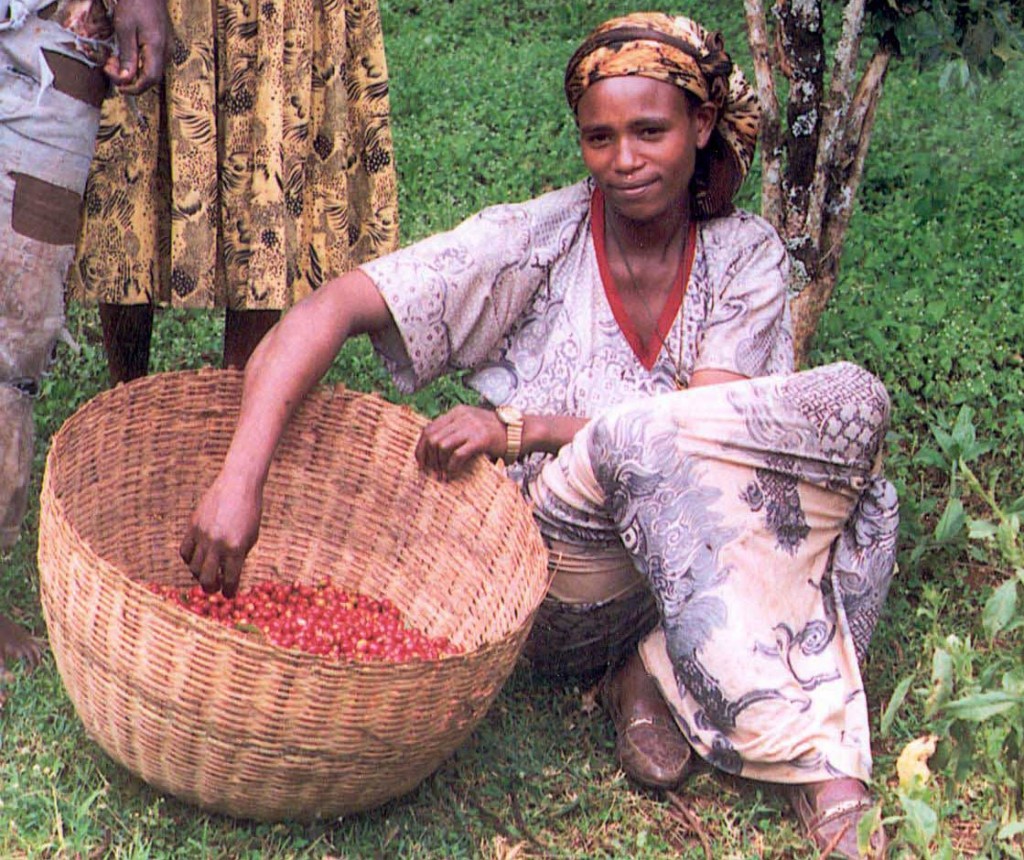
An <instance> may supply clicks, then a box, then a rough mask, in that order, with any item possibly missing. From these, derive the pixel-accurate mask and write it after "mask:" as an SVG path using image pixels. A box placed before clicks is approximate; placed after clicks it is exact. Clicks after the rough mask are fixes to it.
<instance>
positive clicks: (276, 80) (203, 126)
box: [70, 0, 398, 384]
mask: <svg viewBox="0 0 1024 860" xmlns="http://www.w3.org/2000/svg"><path fill="white" fill-rule="evenodd" d="M168 11H169V13H170V17H171V21H172V24H173V30H174V35H173V39H172V43H171V46H170V62H169V65H168V69H167V75H166V78H165V80H164V85H163V87H162V88H161V89H160V90H159V91H154V92H152V93H150V94H148V95H147V96H144V97H142V98H139V99H138V100H133V99H112V100H109V101H107V102H106V103H105V104H104V107H103V118H102V122H101V125H100V135H99V142H98V145H97V150H96V158H95V159H94V161H93V166H92V171H91V173H90V176H89V184H88V186H87V188H86V194H85V201H86V205H85V218H84V224H83V228H82V231H81V235H80V238H79V242H78V251H77V259H76V261H75V266H74V268H73V270H72V275H71V279H70V295H71V297H72V298H73V299H78V300H81V301H89V302H98V303H99V312H100V319H101V322H102V326H103V339H104V346H105V348H106V353H107V362H108V368H109V372H110V378H111V382H112V383H114V384H116V383H118V382H124V381H127V380H130V379H134V378H136V377H139V376H143V375H145V374H146V373H147V371H148V368H149V353H150V340H151V337H152V328H153V309H154V306H157V305H170V306H174V307H185V308H224V309H225V324H224V342H223V363H224V365H225V366H227V367H237V368H240V367H243V366H244V365H245V363H246V361H247V360H248V358H249V355H250V354H251V353H252V350H253V348H254V347H255V346H256V344H257V343H259V340H260V338H261V337H262V336H263V335H264V334H265V333H266V331H267V330H268V329H269V328H270V327H271V326H272V325H273V324H274V323H275V322H276V321H277V319H278V317H279V316H280V312H281V310H283V309H285V308H288V307H290V306H291V305H292V304H293V302H295V301H297V300H298V299H300V298H302V297H303V296H305V295H306V294H307V293H309V292H310V291H312V290H314V289H316V288H317V287H319V286H320V285H321V284H322V283H323V281H324V278H325V276H326V275H328V274H334V273H340V272H344V271H347V270H349V269H351V268H352V267H353V266H355V265H357V264H359V263H361V262H364V261H366V260H369V259H372V258H373V257H376V256H378V255H379V254H381V253H385V252H387V251H391V250H393V249H394V248H395V247H397V235H398V233H397V231H398V223H397V191H396V179H395V169H394V160H393V157H392V142H391V131H390V125H389V121H390V120H389V100H388V77H387V66H386V64H385V57H384V44H383V39H382V35H381V20H380V13H379V12H378V9H377V4H376V2H374V0H370V2H354V0H345V2H338V3H318V2H314V0H287V2H286V0H263V2H259V3H249V2H244V0H215V2H213V3H211V2H210V0H168Z"/></svg>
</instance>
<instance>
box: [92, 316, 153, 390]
mask: <svg viewBox="0 0 1024 860" xmlns="http://www.w3.org/2000/svg"><path fill="white" fill-rule="evenodd" d="M100 322H101V323H102V324H103V348H104V349H105V350H106V353H107V370H108V372H109V373H110V384H111V385H117V384H118V383H119V382H130V381H131V380H133V379H138V378H139V377H141V376H145V375H146V374H147V373H148V372H149V344H150V341H151V339H152V336H153V306H152V305H148V304H147V305H112V304H107V303H106V302H101V303H100Z"/></svg>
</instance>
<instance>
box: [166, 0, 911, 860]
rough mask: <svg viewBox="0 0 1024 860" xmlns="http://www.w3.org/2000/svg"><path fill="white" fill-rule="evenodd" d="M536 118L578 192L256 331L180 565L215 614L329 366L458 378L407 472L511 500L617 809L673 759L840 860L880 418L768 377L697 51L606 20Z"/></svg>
mask: <svg viewBox="0 0 1024 860" xmlns="http://www.w3.org/2000/svg"><path fill="white" fill-rule="evenodd" d="M565 91H566V96H567V99H568V102H569V105H570V107H571V108H572V110H573V113H574V117H575V120H576V125H577V128H578V132H579V141H580V150H581V153H582V156H583V162H584V164H585V166H586V168H587V170H588V172H589V177H588V178H587V179H585V180H583V181H581V182H578V183H577V184H575V185H572V186H570V187H568V188H563V189H561V190H557V191H554V192H551V193H548V194H545V195H543V196H541V197H539V198H537V199H535V200H531V201H528V202H526V203H522V204H514V205H503V206H495V207H491V208H488V209H486V210H484V211H483V212H481V213H479V214H478V215H476V216H474V217H473V218H470V219H469V220H467V221H466V222H464V223H463V224H461V225H460V226H458V227H456V228H455V229H454V230H452V231H450V232H448V233H444V234H440V235H437V236H434V237H431V238H429V239H426V240H423V241H421V242H418V243H416V244H413V245H411V246H409V247H407V248H404V249H402V250H400V251H397V252H395V253H394V254H390V255H388V256H385V257H382V258H380V259H378V260H375V261H372V262H370V263H367V264H365V265H363V266H362V267H360V268H359V269H358V270H356V271H355V272H352V273H349V274H346V275H343V276H342V277H339V278H336V279H334V280H331V281H329V282H328V283H327V284H325V286H324V287H323V288H322V289H321V290H319V291H318V292H317V293H315V294H314V295H312V296H310V297H309V298H308V299H306V300H305V301H303V302H302V303H300V304H299V305H297V306H296V307H295V308H293V309H292V311H291V312H289V313H288V314H287V315H286V316H285V317H284V318H283V319H282V320H281V322H280V323H279V324H278V325H277V326H276V327H275V328H274V329H273V330H272V331H271V332H270V334H269V335H268V336H267V338H266V339H265V340H264V341H263V343H262V344H261V345H260V346H259V347H258V348H257V350H256V352H255V353H254V354H253V358H252V361H251V362H250V364H249V367H248V368H247V370H246V374H245V382H244V390H243V399H242V406H241V412H240V415H239V421H238V425H237V428H236V430H235V433H234V436H233V438H232V442H231V445H230V447H229V450H228V452H227V455H226V458H225V460H224V463H223V465H222V468H221V470H220V472H219V474H218V475H217V477H216V478H215V480H214V482H213V484H212V485H211V486H210V487H209V488H208V489H207V491H206V492H205V493H204V495H203V497H202V498H201V500H200V502H199V505H198V506H197V508H196V511H195V513H194V515H193V518H192V522H191V524H190V526H189V529H188V530H187V532H186V535H185V537H184V539H183V542H182V546H181V554H182V558H183V559H184V560H185V562H186V563H187V564H188V565H189V568H190V570H191V571H192V573H193V575H194V576H195V577H196V578H197V579H198V580H199V582H200V583H201V584H202V585H203V587H204V588H205V589H206V590H208V591H214V590H217V589H223V590H224V591H225V593H228V594H232V593H234V592H235V590H236V589H237V587H238V582H239V578H240V576H241V572H242V565H243V562H244V559H245V556H246V554H247V553H248V551H249V550H250V549H251V547H252V546H253V545H254V544H255V542H256V539H257V536H258V532H259V524H260V517H261V511H262V493H263V486H264V483H265V480H266V476H267V471H268V469H269V467H270V463H271V459H272V456H273V452H274V449H275V447H276V445H277V444H278V442H279V440H280V438H281V434H282V433H283V431H284V428H285V426H286V424H287V422H288V420H289V418H290V416H291V414H292V413H293V411H294V409H295V407H296V405H297V404H298V403H299V402H300V401H301V399H302V397H303V396H304V395H305V394H306V393H307V392H308V391H309V390H310V389H311V388H312V387H313V386H314V385H315V384H316V383H317V381H318V380H319V379H320V378H321V376H322V375H323V374H324V373H325V371H326V370H327V369H328V367H329V366H330V364H331V361H332V360H333V358H334V355H335V354H336V352H337V350H338V349H340V348H341V346H342V345H343V344H344V343H345V341H346V340H347V339H348V338H349V337H352V336H355V335H358V334H363V333H368V334H369V335H370V337H371V339H372V341H373V343H374V346H375V348H376V349H377V351H378V354H379V355H380V356H381V357H382V358H383V360H384V362H385V363H386V364H387V366H388V367H389V368H390V370H391V372H392V374H393V376H394V378H395V380H396V382H397V383H398V384H399V386H400V387H402V388H403V389H404V390H406V391H409V390H412V389H414V388H416V387H418V386H420V385H423V384H425V383H426V382H428V381H429V380H431V379H433V378H435V377H437V376H438V375H440V374H443V373H446V372H449V371H453V370H466V369H469V370H471V371H472V375H471V376H470V377H469V384H470V385H471V386H472V387H474V388H475V389H476V390H477V391H478V392H479V393H480V394H481V396H482V398H483V400H484V401H485V405H483V406H481V407H474V406H458V407H456V408H455V409H453V410H451V411H450V412H448V413H447V414H445V415H442V416H441V417H439V418H437V419H436V420H434V421H432V422H430V423H429V424H428V425H427V426H426V427H425V428H424V430H423V433H422V435H421V437H420V440H419V442H418V445H417V448H416V457H417V460H418V462H419V464H420V466H421V467H422V468H424V469H426V470H428V471H430V472H433V473H436V474H437V475H438V476H439V477H441V478H442V479H445V480H448V479H457V477H458V474H459V472H460V471H461V470H462V469H463V468H464V467H465V466H466V464H467V463H468V462H469V461H470V459H471V458H473V457H475V456H478V455H481V454H483V455H486V456H488V457H491V458H494V459H499V458H500V459H504V461H505V462H506V463H507V464H508V474H509V476H510V477H511V478H512V479H513V480H515V481H517V482H518V483H519V485H520V487H521V488H522V491H523V493H524V494H525V496H526V497H527V498H528V500H529V501H530V503H531V505H532V510H533V512H534V518H535V520H536V522H537V525H538V528H539V529H540V531H541V533H542V534H543V536H544V538H545V540H546V542H547V545H548V547H549V550H550V559H551V568H552V573H553V579H552V583H551V586H550V590H549V593H548V595H547V598H546V600H545V602H544V605H543V606H542V608H541V611H540V613H539V616H538V619H537V622H536V623H535V625H534V629H533V632H532V634H531V640H530V642H529V643H528V646H529V655H530V657H531V659H532V660H533V661H534V662H535V663H536V664H538V665H539V666H541V667H542V668H547V669H555V668H558V669H561V670H565V669H569V670H572V671H575V672H578V673H580V674H591V675H592V674H593V673H595V672H597V673H600V672H607V673H608V675H607V680H606V682H605V683H604V685H603V688H604V690H603V701H604V703H605V706H606V708H607V710H608V711H609V714H610V716H611V718H612V721H613V723H614V725H615V729H616V733H617V750H618V755H619V759H620V762H621V764H622V767H623V769H624V770H625V771H626V772H627V773H628V774H629V775H630V776H631V777H632V778H633V779H634V780H635V781H637V782H639V783H641V784H643V785H646V786H651V787H655V788H673V787H676V786H678V785H679V784H680V783H681V782H682V781H683V780H684V779H685V777H686V774H687V771H688V768H689V765H690V760H691V757H692V752H693V751H694V750H695V751H696V752H697V753H698V754H699V755H700V756H701V757H702V758H703V759H705V760H706V761H707V762H709V763H710V764H712V765H713V766H715V767H717V768H720V769H722V770H724V771H727V772H729V773H734V774H739V775H742V776H745V777H750V778H753V779H758V780H764V781H768V782H773V783H776V784H781V785H783V786H786V787H787V789H788V791H789V793H790V794H791V796H792V798H793V804H794V808H795V810H796V811H797V814H798V816H799V817H800V819H801V821H802V822H803V823H804V825H805V826H806V828H807V831H808V834H809V835H810V836H811V838H812V839H813V840H814V842H815V844H816V845H817V847H818V850H819V851H821V850H825V849H826V848H828V849H829V850H831V848H836V849H837V850H838V851H839V852H840V853H842V854H843V855H844V856H847V857H860V856H862V855H861V853H860V851H859V847H858V844H857V831H858V824H859V822H860V821H861V819H862V818H864V817H865V816H866V815H869V814H871V810H872V809H873V803H872V801H871V797H870V794H869V791H868V787H867V786H868V782H869V780H870V776H871V747H870V737H869V728H868V713H867V703H866V698H865V693H864V688H863V683H862V681H861V676H860V667H859V659H860V658H862V657H863V655H864V651H865V649H866V647H867V643H868V640H869V638H870V636H871V632H872V630H873V628H874V624H875V621H876V620H877V617H878V613H879V611H880V608H881V606H882V602H883V601H884V598H885V595H886V591H887V589H888V585H889V581H890V577H891V575H892V571H893V566H894V560H895V536H896V527H897V519H898V517H897V507H896V499H895V495H894V493H893V489H892V486H891V485H890V484H889V483H888V482H887V481H885V480H884V478H883V477H882V476H881V470H880V468H881V467H880V461H881V455H882V444H883V440H884V438H885V432H886V427H887V423H888V416H889V401H888V396H887V394H886V392H885V389H884V388H883V387H882V385H881V383H879V381H878V380H877V379H875V378H874V377H873V376H872V375H871V374H869V373H868V372H867V371H865V370H862V369H861V368H859V367H856V366H855V365H852V364H848V363H838V364H833V365H828V366H826V367H821V368H816V369H813V370H809V371H805V372H802V373H794V372H793V368H792V361H793V359H792V342H791V337H790V330H789V320H788V316H787V307H786V288H787V287H786V284H787V274H788V269H787V260H786V252H785V249H784V246H783V245H782V242H781V241H780V239H779V237H778V235H777V234H776V233H775V231H774V230H773V229H772V228H771V226H770V225H769V224H768V223H767V222H765V221H764V220H763V219H761V218H759V217H757V216H755V215H752V214H750V213H746V212H741V211H737V210H736V209H735V208H734V207H733V205H732V198H733V196H734V194H735V192H736V190H737V188H738V187H739V184H740V182H741V181H742V179H743V177H744V175H745V173H746V171H747V169H748V168H749V166H750V163H751V159H752V157H753V151H754V145H755V142H756V139H757V131H758V120H759V112H758V108H757V104H756V101H755V99H754V96H753V93H752V91H751V90H750V88H749V87H748V86H747V85H746V83H745V81H744V80H743V76H742V74H741V73H740V71H739V70H738V69H737V68H735V67H734V66H733V64H732V62H731V60H730V58H729V56H728V54H726V52H725V50H724V46H723V43H722V39H721V36H720V35H718V34H714V33H709V32H708V31H706V30H705V29H704V28H703V27H701V26H700V25H698V24H696V23H695V22H693V21H690V20H689V19H687V18H682V17H670V16H668V15H661V14H635V15H630V16H627V17H625V18H619V19H614V20H612V21H609V22H607V23H606V24H604V25H602V26H601V27H599V28H598V29H597V30H596V31H595V32H594V33H592V34H591V35H590V36H589V37H588V38H587V39H586V40H585V41H584V43H583V44H582V45H581V47H580V48H579V49H578V51H577V52H576V53H575V55H574V56H573V58H572V59H571V60H570V62H569V65H568V68H567V70H566V77H565ZM884 851H885V836H884V833H883V832H882V831H881V830H880V829H876V830H875V832H874V833H873V835H872V838H871V849H870V853H872V854H876V853H877V854H881V853H884Z"/></svg>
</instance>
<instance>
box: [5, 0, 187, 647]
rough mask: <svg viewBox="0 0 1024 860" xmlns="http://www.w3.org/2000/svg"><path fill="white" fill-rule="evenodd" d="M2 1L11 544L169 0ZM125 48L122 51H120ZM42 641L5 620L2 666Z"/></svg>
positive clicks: (159, 59)
mask: <svg viewBox="0 0 1024 860" xmlns="http://www.w3.org/2000/svg"><path fill="white" fill-rule="evenodd" d="M110 6H111V9H110V11H109V12H108V10H107V8H106V6H105V5H104V4H103V3H102V2H101V0H60V2H59V3H58V2H57V0H0V551H3V550H7V549H10V548H11V547H12V546H13V545H14V543H15V542H16V541H17V539H18V533H19V530H20V527H21V521H22V518H23V516H24V513H25V505H26V497H27V494H28V486H29V479H30V476H31V470H32V449H33V427H32V398H33V397H34V396H35V395H36V394H38V392H39V380H40V377H41V376H42V374H43V372H44V370H45V369H46V367H47V366H48V364H49V362H50V359H51V356H52V353H53V349H54V346H55V345H56V342H57V336H58V334H59V332H60V330H61V327H62V325H63V323H64V282H65V278H66V276H67V271H68V266H69V265H70V263H71V258H72V256H73V254H74V242H75V236H76V234H77V232H78V223H79V210H80V208H81V201H82V191H83V189H84V188H85V182H86V176H87V174H88V170H89V161H90V159H91V158H92V153H93V144H94V141H95V137H96V129H97V126H98V124H99V114H100V104H101V102H102V101H103V97H104V95H105V94H106V92H107V87H108V83H107V82H108V79H109V80H110V81H112V82H113V83H114V84H116V85H117V88H118V89H119V90H120V91H121V92H122V93H125V94H127V95H130V96H134V94H137V93H141V92H142V91H144V90H146V89H148V88H149V87H151V86H153V84H155V83H156V82H157V81H158V80H159V79H160V76H161V75H162V74H163V65H164V46H165V45H166V41H167V14H166V10H165V9H164V0H119V2H117V3H111V4H110ZM115 46H116V48H117V51H116V54H115V53H114V51H113V49H114V48H115ZM40 653H41V652H40V646H39V644H38V643H37V642H36V641H35V640H34V639H33V638H32V637H31V636H29V635H28V633H27V632H26V631H24V630H22V629H21V628H20V627H18V626H17V625H15V624H14V623H13V622H11V621H10V620H8V619H6V618H4V617H2V616H0V665H2V664H5V663H7V662H8V661H10V660H16V659H21V660H24V661H25V662H27V663H28V664H29V665H34V664H35V663H36V662H38V660H39V657H40Z"/></svg>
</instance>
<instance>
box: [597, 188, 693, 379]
mask: <svg viewBox="0 0 1024 860" xmlns="http://www.w3.org/2000/svg"><path fill="white" fill-rule="evenodd" d="M590 231H591V236H592V237H593V240H594V251H595V252H596V254H597V270H598V271H599V272H600V273H601V283H602V285H603V286H604V294H605V297H606V298H607V299H608V304H609V305H610V306H611V309H612V316H614V317H615V321H616V322H617V323H618V324H619V331H621V332H622V335H623V337H625V338H626V342H627V343H628V344H629V346H630V349H632V350H633V354H634V355H636V357H637V359H638V360H639V362H640V363H641V364H642V365H643V366H644V368H646V369H647V370H651V369H653V368H654V364H655V362H656V361H657V360H658V355H659V354H660V353H661V350H662V348H663V346H664V344H665V342H666V341H667V340H668V333H669V332H670V331H671V330H672V324H673V323H674V322H675V319H676V317H677V316H678V314H679V309H680V308H681V307H682V306H683V298H684V297H685V295H686V288H687V286H688V285H689V283H690V270H691V269H692V268H693V258H694V256H695V254H696V250H697V222H696V221H695V220H693V219H691V220H690V230H689V235H688V236H687V237H686V247H685V248H684V249H683V258H682V260H681V261H680V263H679V271H678V272H677V273H676V279H675V281H674V282H673V284H672V291H671V292H670V293H669V296H668V299H667V301H666V302H665V306H664V307H663V308H662V309H661V316H660V317H659V318H658V330H657V333H656V334H655V335H654V336H653V337H651V338H649V339H648V341H647V342H646V343H644V341H643V339H642V338H641V337H640V334H639V333H638V332H637V330H636V326H634V325H633V320H632V319H630V317H629V314H627V313H626V306H625V304H624V303H623V301H622V296H621V295H620V294H619V289H618V287H617V286H616V285H615V279H614V278H613V277H612V270H611V267H610V266H609V265H608V253H607V248H606V247H605V243H604V195H603V194H602V193H601V189H600V188H594V193H593V195H591V198H590Z"/></svg>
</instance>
